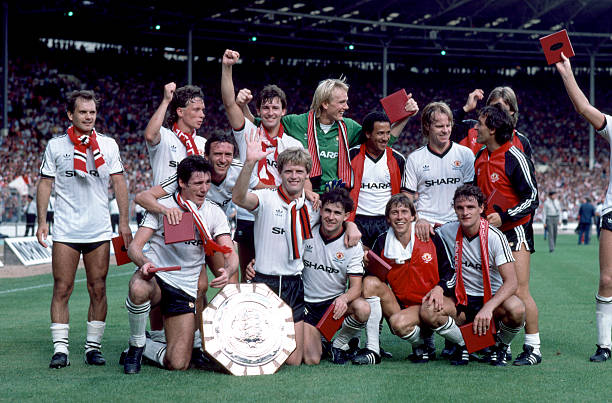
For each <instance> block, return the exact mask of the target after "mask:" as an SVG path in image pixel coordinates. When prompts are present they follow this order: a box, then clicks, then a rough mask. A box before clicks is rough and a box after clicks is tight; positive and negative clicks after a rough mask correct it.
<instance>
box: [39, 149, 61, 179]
mask: <svg viewBox="0 0 612 403" xmlns="http://www.w3.org/2000/svg"><path fill="white" fill-rule="evenodd" d="M56 172H57V166H56V165H55V159H54V158H53V153H52V152H51V142H50V141H49V142H48V143H47V148H45V155H44V156H43V160H42V163H41V164H40V174H41V175H43V176H49V177H52V178H55V173H56Z"/></svg>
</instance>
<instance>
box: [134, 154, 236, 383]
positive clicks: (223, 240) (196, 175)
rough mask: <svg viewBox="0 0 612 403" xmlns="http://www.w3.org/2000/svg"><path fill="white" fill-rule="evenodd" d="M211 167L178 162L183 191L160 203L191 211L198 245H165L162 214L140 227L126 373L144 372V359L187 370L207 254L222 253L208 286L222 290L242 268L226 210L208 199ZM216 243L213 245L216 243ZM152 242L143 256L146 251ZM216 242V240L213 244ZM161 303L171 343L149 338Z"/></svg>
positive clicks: (195, 159)
mask: <svg viewBox="0 0 612 403" xmlns="http://www.w3.org/2000/svg"><path fill="white" fill-rule="evenodd" d="M210 173H211V167H210V165H209V164H208V162H207V161H206V160H205V159H204V158H203V157H201V156H198V155H192V156H189V157H187V158H185V159H184V160H183V161H181V162H180V164H179V166H178V169H177V176H178V183H179V191H178V192H177V193H174V194H173V195H171V196H167V197H165V198H163V199H161V200H160V203H162V204H163V205H164V206H165V207H167V208H179V209H182V210H184V211H190V212H191V213H192V214H193V216H194V220H195V222H196V227H197V229H198V231H197V233H196V242H193V241H187V242H180V243H175V244H170V245H166V244H165V242H164V226H163V215H162V214H151V213H147V214H146V215H145V218H144V220H143V223H142V225H141V226H140V228H138V232H136V236H135V237H134V241H133V242H132V244H130V247H129V249H128V254H129V256H130V258H131V259H132V261H133V262H134V263H136V264H137V265H138V266H139V267H140V268H139V269H138V270H137V271H136V273H134V275H133V276H132V279H131V280H130V290H129V294H128V298H127V300H126V306H127V309H128V317H129V321H130V330H131V336H130V348H129V350H128V352H127V355H126V357H125V360H124V370H125V373H126V374H135V373H138V372H139V371H140V364H141V359H142V355H143V353H144V355H145V356H146V357H147V358H149V359H150V360H152V361H154V362H156V363H158V364H159V365H160V366H163V367H165V368H167V369H172V370H185V369H187V368H188V367H189V362H190V359H191V355H192V347H193V334H194V330H195V328H196V316H195V315H194V314H195V311H196V298H197V297H198V295H197V293H198V279H199V278H200V277H201V276H203V277H204V278H203V280H204V281H202V282H201V283H203V284H204V290H203V292H206V288H207V282H208V281H207V279H206V278H205V277H206V271H205V270H202V269H203V268H204V265H205V261H206V252H205V251H210V250H211V248H212V249H213V250H215V249H216V250H221V251H223V253H224V268H222V269H219V272H220V275H219V276H218V277H217V278H215V279H214V280H213V281H211V283H210V286H211V287H215V288H220V287H223V286H224V285H225V284H227V282H228V278H230V277H231V276H232V275H233V274H234V273H236V271H237V270H238V257H237V256H236V253H235V252H234V250H233V248H232V240H231V237H230V230H229V225H228V223H227V219H226V217H225V214H224V213H223V211H222V210H221V209H220V208H219V207H218V206H217V205H216V204H214V203H212V202H210V201H209V200H206V199H205V197H206V193H207V192H208V189H209V188H210ZM213 239H214V241H213ZM148 241H150V245H151V247H150V249H149V251H148V252H147V253H146V255H145V254H143V252H142V248H143V246H144V245H145V243H147V242H148ZM215 241H216V242H215ZM176 265H180V266H181V269H180V271H169V272H157V273H155V274H153V270H152V269H154V268H156V267H167V266H176ZM157 304H160V306H161V311H162V315H163V319H164V329H165V332H166V340H167V345H166V344H163V343H159V342H155V341H152V340H150V339H148V340H147V339H146V337H145V328H146V324H147V317H148V314H149V311H150V309H151V306H156V305H157Z"/></svg>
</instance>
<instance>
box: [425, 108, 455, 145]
mask: <svg viewBox="0 0 612 403" xmlns="http://www.w3.org/2000/svg"><path fill="white" fill-rule="evenodd" d="M452 128H453V125H452V123H451V120H450V119H449V117H448V115H446V114H445V113H440V112H436V113H434V115H433V119H432V122H431V124H430V125H429V136H428V138H429V145H430V146H431V147H432V148H434V149H436V150H439V151H442V150H444V149H446V147H448V145H449V144H450V135H451V130H452Z"/></svg>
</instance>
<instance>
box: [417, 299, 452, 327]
mask: <svg viewBox="0 0 612 403" xmlns="http://www.w3.org/2000/svg"><path fill="white" fill-rule="evenodd" d="M419 318H420V320H421V322H422V323H423V324H424V325H427V326H429V327H433V328H436V327H440V326H442V325H444V324H445V323H446V322H447V321H448V316H447V315H443V314H442V313H441V312H436V311H434V308H433V304H428V305H425V304H423V305H421V309H420V310H419Z"/></svg>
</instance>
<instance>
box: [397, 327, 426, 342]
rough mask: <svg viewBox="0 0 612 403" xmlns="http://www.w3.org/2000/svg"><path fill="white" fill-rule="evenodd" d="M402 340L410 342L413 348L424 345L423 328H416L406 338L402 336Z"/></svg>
mask: <svg viewBox="0 0 612 403" xmlns="http://www.w3.org/2000/svg"><path fill="white" fill-rule="evenodd" d="M401 338H402V339H404V340H406V341H408V342H409V343H410V344H412V346H413V347H415V346H420V345H421V344H423V338H422V337H421V328H420V327H419V326H418V325H415V326H414V329H412V332H410V333H408V334H407V335H405V336H401Z"/></svg>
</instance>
